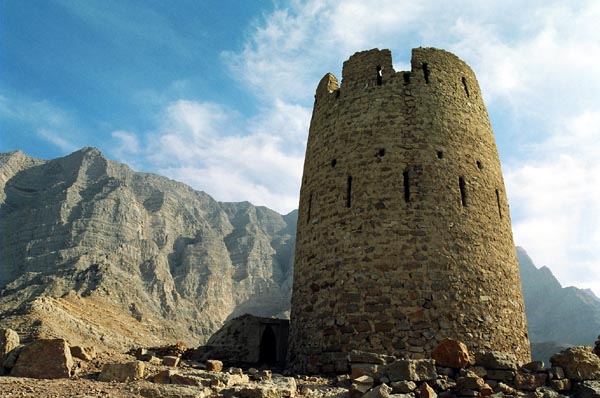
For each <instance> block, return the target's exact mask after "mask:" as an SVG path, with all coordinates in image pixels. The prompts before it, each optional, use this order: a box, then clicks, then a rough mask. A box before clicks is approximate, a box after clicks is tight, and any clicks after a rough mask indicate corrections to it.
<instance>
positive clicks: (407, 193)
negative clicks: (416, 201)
mask: <svg viewBox="0 0 600 398" xmlns="http://www.w3.org/2000/svg"><path fill="white" fill-rule="evenodd" d="M402 177H404V201H405V202H406V203H408V202H410V177H409V175H408V169H406V170H404V173H402Z"/></svg>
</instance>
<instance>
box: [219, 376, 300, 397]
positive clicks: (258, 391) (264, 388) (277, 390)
mask: <svg viewBox="0 0 600 398" xmlns="http://www.w3.org/2000/svg"><path fill="white" fill-rule="evenodd" d="M296 389H297V384H296V380H295V379H294V378H293V377H273V378H272V379H269V380H264V381H261V382H259V383H256V384H249V385H240V386H236V387H232V388H226V389H223V390H221V391H220V393H219V394H220V395H222V396H223V397H246V398H294V397H295V396H296Z"/></svg>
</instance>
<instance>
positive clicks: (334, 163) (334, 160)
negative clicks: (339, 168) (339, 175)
mask: <svg viewBox="0 0 600 398" xmlns="http://www.w3.org/2000/svg"><path fill="white" fill-rule="evenodd" d="M336 164H337V159H331V167H335V165H336Z"/></svg>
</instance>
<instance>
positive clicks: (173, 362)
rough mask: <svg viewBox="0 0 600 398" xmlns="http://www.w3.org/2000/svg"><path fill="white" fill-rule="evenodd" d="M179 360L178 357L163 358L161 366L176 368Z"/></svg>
mask: <svg viewBox="0 0 600 398" xmlns="http://www.w3.org/2000/svg"><path fill="white" fill-rule="evenodd" d="M180 360H181V358H179V357H172V356H166V357H163V359H162V364H163V365H165V366H172V367H177V365H179V361H180Z"/></svg>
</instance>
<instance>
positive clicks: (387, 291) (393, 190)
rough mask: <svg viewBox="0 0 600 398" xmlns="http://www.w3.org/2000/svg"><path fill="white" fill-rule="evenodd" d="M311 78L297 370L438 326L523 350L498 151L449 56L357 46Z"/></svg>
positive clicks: (399, 346)
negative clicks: (407, 55) (400, 63)
mask: <svg viewBox="0 0 600 398" xmlns="http://www.w3.org/2000/svg"><path fill="white" fill-rule="evenodd" d="M342 76H343V80H342V85H341V87H340V86H339V85H338V81H337V79H336V77H335V76H333V75H332V74H326V75H325V76H324V77H323V79H322V80H321V81H320V83H319V85H318V87H317V91H316V95H315V104H314V110H313V115H312V121H311V125H310V131H309V137H308V143H307V150H306V159H305V164H304V175H303V179H302V188H301V193H300V206H299V213H298V229H297V237H296V255H295V271H294V286H293V297H292V312H291V330H290V351H289V354H288V360H289V362H290V365H291V367H292V368H294V369H295V370H297V371H299V372H306V373H316V372H334V371H340V372H341V371H345V370H346V369H345V366H346V365H345V364H346V356H347V353H348V352H350V351H352V350H361V351H370V352H377V353H382V354H383V353H386V354H391V355H396V356H400V357H402V356H403V357H407V358H413V359H419V358H425V357H428V356H429V355H430V353H431V350H432V349H433V348H434V347H436V345H437V344H438V343H439V342H440V341H441V340H443V339H444V338H447V337H449V338H455V339H458V340H461V341H463V342H465V343H466V344H467V346H468V347H469V349H470V350H475V351H476V350H497V351H506V352H511V353H513V354H515V355H516V356H517V358H518V359H519V360H520V361H521V362H527V361H529V359H530V349H529V340H528V336H527V325H526V320H525V311H524V304H523V297H522V293H521V281H520V278H519V269H518V263H517V258H516V253H515V247H514V242H513V237H512V232H511V224H510V215H509V208H508V203H507V198H506V192H505V188H504V181H503V178H502V172H501V169H500V161H499V157H498V151H497V149H496V144H495V140H494V135H493V132H492V128H491V125H490V122H489V118H488V115H487V111H486V109H485V105H484V103H483V100H482V96H481V92H480V90H479V85H478V82H477V79H476V77H475V74H474V73H473V71H472V70H471V68H470V67H469V66H468V65H467V64H465V63H464V62H463V61H461V60H460V59H459V58H457V57H456V56H455V55H453V54H451V53H449V52H446V51H443V50H438V49H433V48H417V49H414V50H413V51H412V60H411V71H410V72H395V71H394V68H393V66H392V56H391V52H390V51H389V50H379V49H373V50H369V51H364V52H359V53H356V54H354V55H353V56H351V57H350V59H348V60H347V61H346V62H345V63H344V66H343V71H342Z"/></svg>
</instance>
